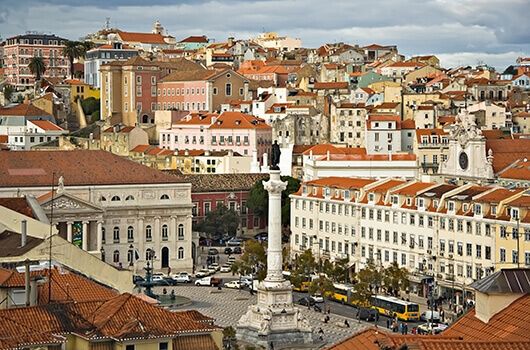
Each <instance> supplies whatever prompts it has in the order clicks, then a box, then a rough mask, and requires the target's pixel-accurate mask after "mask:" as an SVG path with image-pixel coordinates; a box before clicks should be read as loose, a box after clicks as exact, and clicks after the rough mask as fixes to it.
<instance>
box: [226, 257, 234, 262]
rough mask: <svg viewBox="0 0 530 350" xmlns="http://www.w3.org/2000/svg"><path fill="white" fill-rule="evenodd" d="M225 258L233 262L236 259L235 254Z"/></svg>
mask: <svg viewBox="0 0 530 350" xmlns="http://www.w3.org/2000/svg"><path fill="white" fill-rule="evenodd" d="M227 260H228V261H231V262H234V261H236V257H235V256H229V257H228V259H227Z"/></svg>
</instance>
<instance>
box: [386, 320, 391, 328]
mask: <svg viewBox="0 0 530 350" xmlns="http://www.w3.org/2000/svg"><path fill="white" fill-rule="evenodd" d="M386 328H387V329H390V319H389V318H387V319H386Z"/></svg>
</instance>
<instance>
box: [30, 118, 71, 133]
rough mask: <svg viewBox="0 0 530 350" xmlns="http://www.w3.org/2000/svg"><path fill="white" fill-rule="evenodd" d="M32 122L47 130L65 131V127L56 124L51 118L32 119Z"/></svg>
mask: <svg viewBox="0 0 530 350" xmlns="http://www.w3.org/2000/svg"><path fill="white" fill-rule="evenodd" d="M30 123H32V124H35V125H37V126H38V127H39V128H41V129H43V130H47V131H64V129H63V128H61V127H59V126H57V125H55V124H54V123H52V122H51V121H49V120H32V121H30Z"/></svg>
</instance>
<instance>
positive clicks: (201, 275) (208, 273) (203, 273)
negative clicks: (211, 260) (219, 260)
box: [195, 269, 210, 278]
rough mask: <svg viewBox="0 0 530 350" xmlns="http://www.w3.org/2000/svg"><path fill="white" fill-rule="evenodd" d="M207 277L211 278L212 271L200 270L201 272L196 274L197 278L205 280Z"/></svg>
mask: <svg viewBox="0 0 530 350" xmlns="http://www.w3.org/2000/svg"><path fill="white" fill-rule="evenodd" d="M207 276H210V270H208V269H200V270H199V271H197V272H196V273H195V277H196V278H203V277H207Z"/></svg>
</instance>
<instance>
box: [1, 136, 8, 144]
mask: <svg viewBox="0 0 530 350" xmlns="http://www.w3.org/2000/svg"><path fill="white" fill-rule="evenodd" d="M8 141H9V135H0V143H7V142H8Z"/></svg>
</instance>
